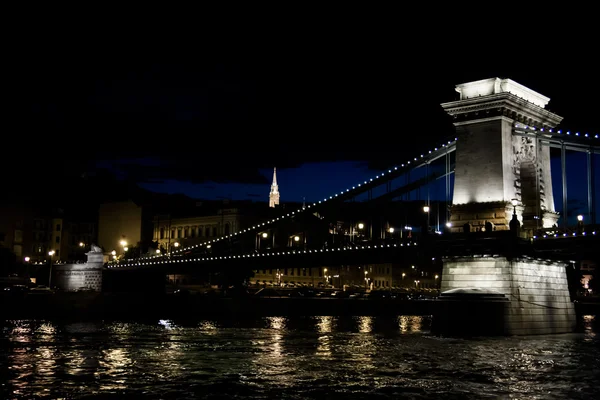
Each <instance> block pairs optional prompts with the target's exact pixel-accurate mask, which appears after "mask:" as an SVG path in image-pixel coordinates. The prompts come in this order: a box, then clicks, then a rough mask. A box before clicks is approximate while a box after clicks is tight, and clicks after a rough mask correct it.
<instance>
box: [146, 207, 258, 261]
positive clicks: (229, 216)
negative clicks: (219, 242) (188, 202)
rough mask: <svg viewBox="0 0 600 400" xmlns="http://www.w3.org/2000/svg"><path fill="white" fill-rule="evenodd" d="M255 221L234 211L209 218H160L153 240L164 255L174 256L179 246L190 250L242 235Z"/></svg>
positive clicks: (212, 215)
mask: <svg viewBox="0 0 600 400" xmlns="http://www.w3.org/2000/svg"><path fill="white" fill-rule="evenodd" d="M253 221H255V218H254V217H253V216H251V215H247V214H244V213H243V211H242V210H241V209H240V208H233V207H232V208H221V209H217V210H214V211H213V212H212V213H210V214H208V215H197V216H179V217H177V216H171V215H169V214H163V215H156V216H155V217H154V223H153V226H154V233H153V238H152V240H153V241H154V242H157V243H158V247H159V250H160V251H161V252H171V251H173V250H175V249H176V248H177V247H179V246H181V247H187V246H191V245H195V244H200V243H204V242H207V241H210V240H213V239H216V238H219V237H222V236H225V235H229V234H232V233H237V232H240V231H241V230H242V229H245V228H246V227H248V226H249V225H250V224H251V223H252V222H253Z"/></svg>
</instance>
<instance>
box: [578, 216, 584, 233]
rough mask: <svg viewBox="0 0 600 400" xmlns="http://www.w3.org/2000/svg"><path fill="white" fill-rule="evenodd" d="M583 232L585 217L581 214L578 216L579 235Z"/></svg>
mask: <svg viewBox="0 0 600 400" xmlns="http://www.w3.org/2000/svg"><path fill="white" fill-rule="evenodd" d="M582 232H583V215H581V214H579V215H578V216H577V233H582Z"/></svg>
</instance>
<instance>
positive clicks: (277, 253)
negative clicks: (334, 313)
mask: <svg viewBox="0 0 600 400" xmlns="http://www.w3.org/2000/svg"><path fill="white" fill-rule="evenodd" d="M416 245H417V243H415V242H407V243H400V244H398V243H394V244H382V245H366V246H365V245H363V246H349V247H337V248H332V249H319V250H289V249H288V250H281V251H265V252H262V253H248V254H239V255H229V256H214V257H196V258H178V259H169V260H151V261H144V260H142V259H137V260H132V261H129V262H121V261H117V262H113V263H111V264H108V268H124V267H138V266H145V265H158V264H171V263H182V262H183V263H187V262H199V261H219V260H231V259H245V258H256V257H270V256H294V255H305V254H321V253H335V252H342V251H361V250H365V251H369V250H375V249H387V248H394V247H405V246H406V247H411V246H412V247H414V246H416Z"/></svg>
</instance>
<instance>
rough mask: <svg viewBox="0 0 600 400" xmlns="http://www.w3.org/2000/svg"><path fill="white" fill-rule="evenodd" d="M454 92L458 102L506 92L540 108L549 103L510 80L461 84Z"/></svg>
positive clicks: (494, 79)
mask: <svg viewBox="0 0 600 400" xmlns="http://www.w3.org/2000/svg"><path fill="white" fill-rule="evenodd" d="M456 91H457V92H458V93H460V100H466V99H470V98H473V97H479V96H488V95H491V94H498V93H505V92H508V93H512V94H514V95H515V96H518V97H520V98H522V99H524V100H527V101H528V102H530V103H533V104H535V105H536V106H539V107H542V108H544V107H546V104H548V102H549V101H550V98H549V97H546V96H544V95H541V94H539V93H537V92H535V91H533V90H531V89H529V88H528V87H525V86H523V85H521V84H519V83H517V82H515V81H513V80H512V79H500V78H489V79H482V80H480V81H474V82H468V83H461V84H459V85H456Z"/></svg>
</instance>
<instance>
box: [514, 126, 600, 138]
mask: <svg viewBox="0 0 600 400" xmlns="http://www.w3.org/2000/svg"><path fill="white" fill-rule="evenodd" d="M515 128H521V129H525V130H530V131H533V132H546V131H547V132H549V133H557V134H559V135H567V136H571V135H573V136H578V137H584V138H588V139H598V138H599V135H598V134H590V133H579V132H573V133H571V131H566V132H563V131H562V129H559V130H557V131H554V129H552V128H539V129H538V128H536V127H535V126H529V125H523V124H515Z"/></svg>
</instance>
